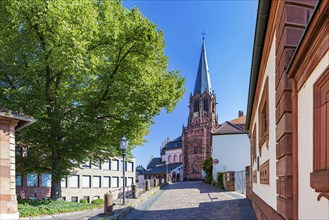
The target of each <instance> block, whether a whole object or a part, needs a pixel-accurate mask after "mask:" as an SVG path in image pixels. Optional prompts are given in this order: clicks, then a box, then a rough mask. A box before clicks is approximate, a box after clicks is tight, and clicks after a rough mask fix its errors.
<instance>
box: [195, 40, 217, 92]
mask: <svg viewBox="0 0 329 220" xmlns="http://www.w3.org/2000/svg"><path fill="white" fill-rule="evenodd" d="M204 92H208V93H209V94H211V93H212V88H211V82H210V74H209V69H208V62H207V54H206V46H205V42H204V39H202V47H201V55H200V61H199V67H198V72H197V75H196V80H195V85H194V93H193V94H194V95H195V94H196V93H199V94H203V93H204Z"/></svg>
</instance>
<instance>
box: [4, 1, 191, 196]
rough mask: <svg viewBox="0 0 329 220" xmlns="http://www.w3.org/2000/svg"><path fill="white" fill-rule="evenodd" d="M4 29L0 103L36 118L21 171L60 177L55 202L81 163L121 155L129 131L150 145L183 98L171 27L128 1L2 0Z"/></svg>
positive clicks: (136, 141)
mask: <svg viewBox="0 0 329 220" xmlns="http://www.w3.org/2000/svg"><path fill="white" fill-rule="evenodd" d="M0 30H1V31H0V105H2V106H3V107H6V108H8V109H15V110H21V111H23V112H24V113H25V114H27V115H31V116H33V117H34V118H36V119H37V123H35V124H34V125H32V126H30V127H29V128H27V129H23V130H22V132H20V133H19V134H18V135H17V140H18V141H19V142H21V143H22V144H24V146H27V147H28V157H26V158H21V159H20V163H19V164H20V165H21V166H19V167H18V169H19V170H20V171H21V172H29V171H31V170H34V171H37V172H48V173H51V174H52V198H58V197H60V193H59V192H60V184H59V183H60V180H61V178H62V177H63V176H65V175H68V174H69V173H70V170H71V169H72V168H74V167H76V166H77V165H78V164H79V163H81V162H83V161H84V160H87V159H90V158H91V157H94V158H102V157H107V156H111V155H112V156H113V155H117V154H119V153H120V151H119V146H118V145H119V144H118V140H119V139H120V137H121V134H122V133H125V134H126V136H127V138H128V139H129V141H130V142H129V147H130V148H129V149H130V150H131V149H132V148H133V147H135V146H138V145H142V143H143V142H144V141H145V140H144V138H143V137H144V136H145V135H146V134H147V133H148V132H149V127H150V125H151V124H152V123H153V118H154V116H155V115H158V114H159V113H160V111H161V109H163V108H165V109H166V110H167V111H169V112H170V111H172V110H173V108H174V107H175V105H176V104H177V102H178V101H179V100H180V99H181V97H182V96H183V93H184V88H183V87H184V83H185V79H184V78H182V77H181V76H180V74H179V73H178V72H177V71H168V58H167V57H166V56H165V54H164V49H165V42H164V36H163V32H162V31H160V30H157V27H156V26H155V25H154V24H153V23H152V22H150V21H149V20H148V19H147V18H146V17H144V16H143V15H142V14H141V13H140V12H139V11H138V9H137V8H133V9H131V10H127V9H125V8H124V7H123V6H122V3H121V1H119V0H47V1H45V0H2V1H1V2H0ZM56 187H57V188H56ZM55 188H56V189H55Z"/></svg>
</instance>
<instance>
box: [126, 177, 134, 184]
mask: <svg viewBox="0 0 329 220" xmlns="http://www.w3.org/2000/svg"><path fill="white" fill-rule="evenodd" d="M133 184H134V178H133V177H128V180H127V186H131V185H133Z"/></svg>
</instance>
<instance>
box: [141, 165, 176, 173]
mask: <svg viewBox="0 0 329 220" xmlns="http://www.w3.org/2000/svg"><path fill="white" fill-rule="evenodd" d="M179 166H182V163H170V164H168V165H166V164H163V165H161V166H157V167H154V168H152V169H148V170H147V171H146V172H145V173H144V174H166V173H167V171H168V173H171V172H172V171H173V170H175V169H176V168H178V167H179ZM167 167H168V170H167Z"/></svg>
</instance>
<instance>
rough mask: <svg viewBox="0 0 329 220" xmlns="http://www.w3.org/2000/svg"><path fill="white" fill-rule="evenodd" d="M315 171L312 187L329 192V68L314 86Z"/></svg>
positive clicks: (312, 176) (318, 190)
mask: <svg viewBox="0 0 329 220" xmlns="http://www.w3.org/2000/svg"><path fill="white" fill-rule="evenodd" d="M313 99H314V101H313V172H312V173H311V176H310V182H311V187H312V188H313V189H315V191H316V192H322V193H329V181H328V179H329V68H327V69H326V70H325V71H324V73H322V75H321V76H320V78H319V79H318V80H317V81H316V82H315V83H314V87H313Z"/></svg>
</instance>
